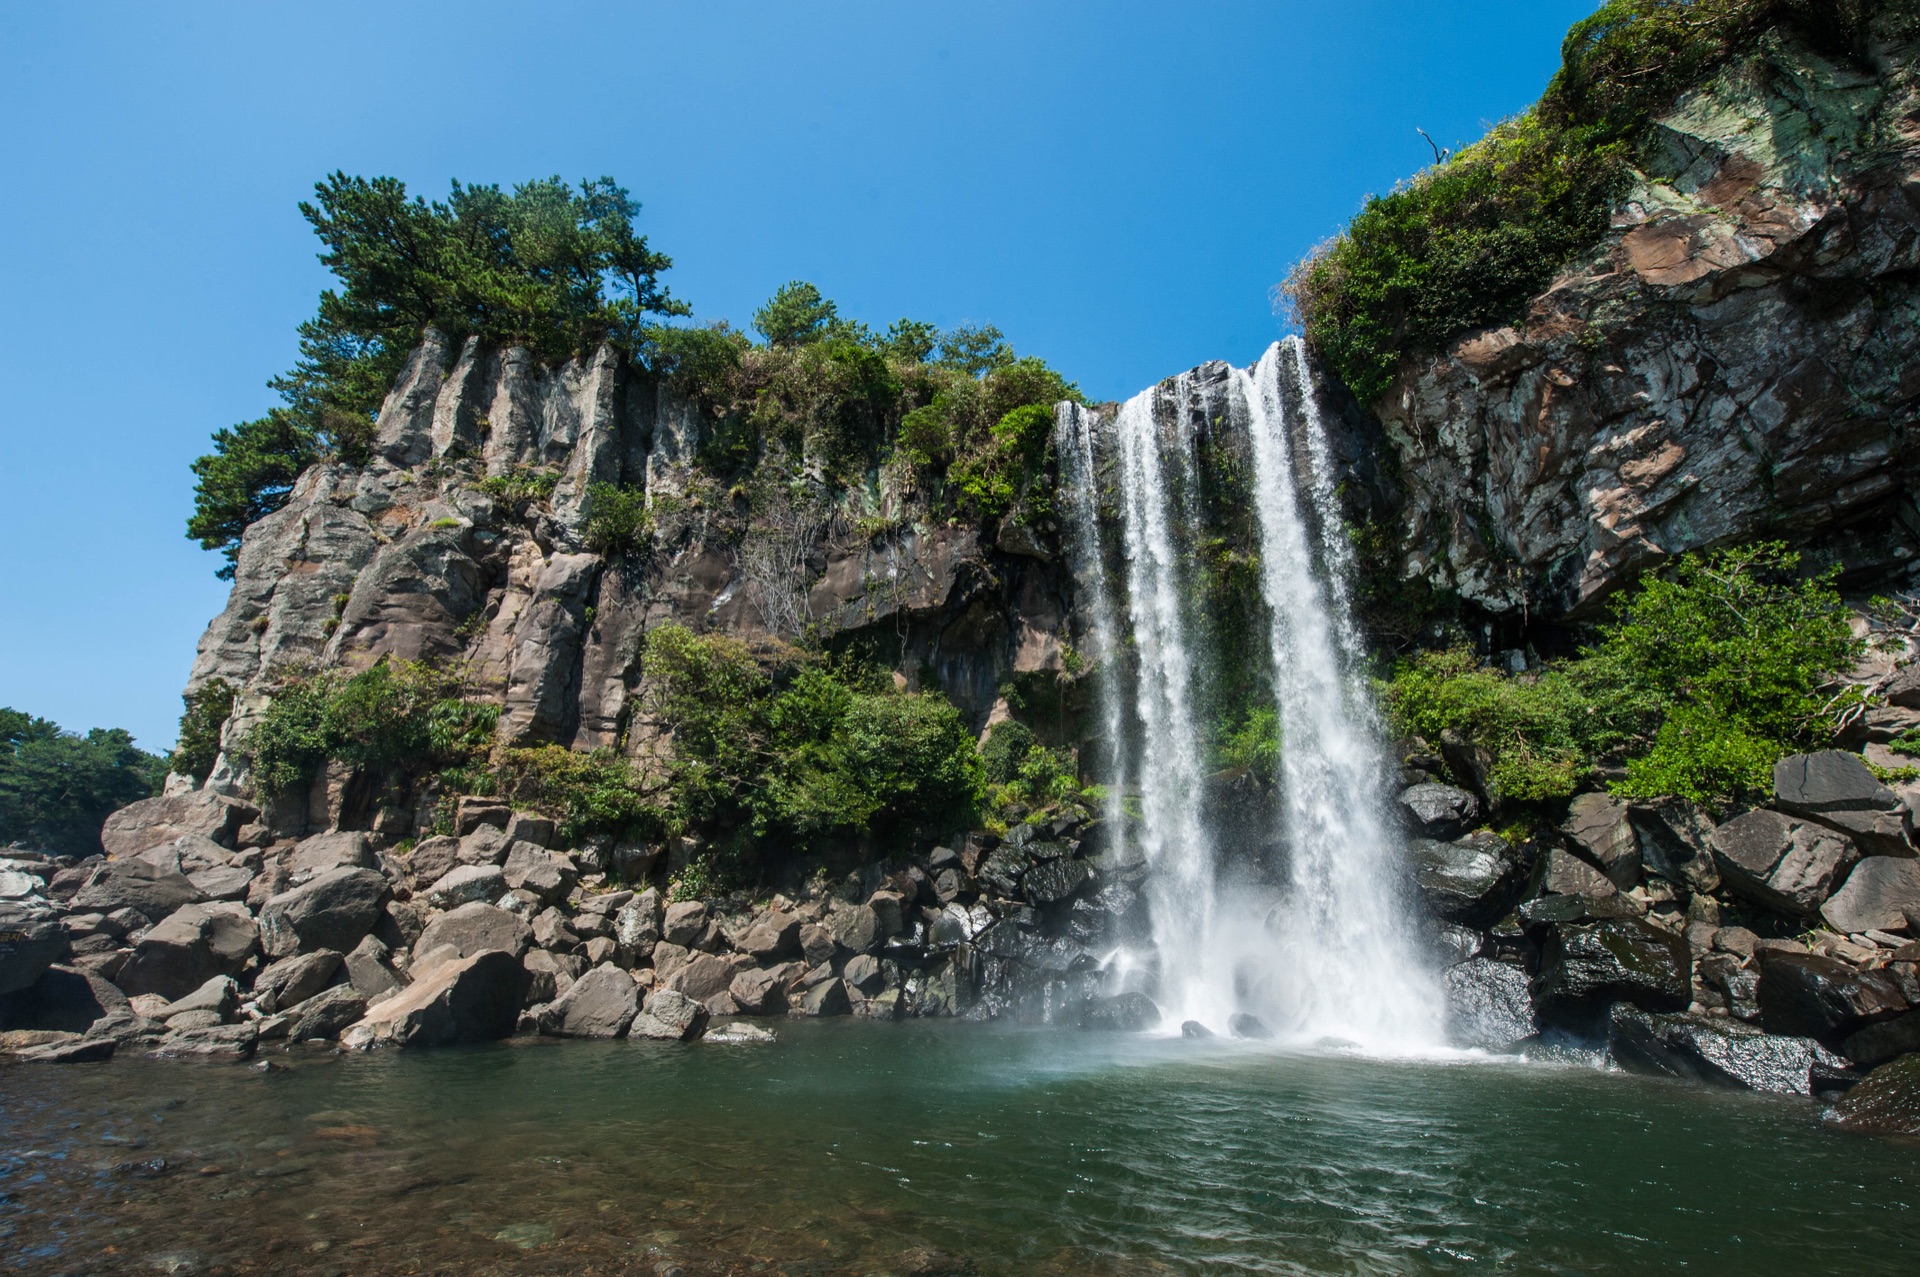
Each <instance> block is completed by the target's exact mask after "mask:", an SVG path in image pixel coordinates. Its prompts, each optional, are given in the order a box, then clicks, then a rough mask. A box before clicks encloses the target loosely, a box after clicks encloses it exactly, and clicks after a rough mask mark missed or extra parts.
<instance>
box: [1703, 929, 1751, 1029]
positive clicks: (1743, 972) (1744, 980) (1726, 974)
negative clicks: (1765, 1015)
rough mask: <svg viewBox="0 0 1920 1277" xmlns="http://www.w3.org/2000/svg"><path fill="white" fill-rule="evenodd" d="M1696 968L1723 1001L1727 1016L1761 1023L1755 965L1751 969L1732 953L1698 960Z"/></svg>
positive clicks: (1713, 955) (1717, 954)
mask: <svg viewBox="0 0 1920 1277" xmlns="http://www.w3.org/2000/svg"><path fill="white" fill-rule="evenodd" d="M1716 939H1717V937H1716ZM1748 952H1749V953H1751V952H1752V951H1751V950H1749V951H1748ZM1699 965H1700V978H1701V979H1702V980H1704V981H1705V982H1706V983H1707V986H1708V987H1709V988H1711V989H1713V990H1714V991H1715V992H1717V993H1719V995H1720V996H1721V997H1722V998H1724V999H1725V1000H1726V1004H1727V1010H1728V1012H1729V1013H1730V1014H1732V1015H1733V1016H1734V1017H1735V1018H1736V1019H1740V1020H1746V1021H1749V1022H1757V1021H1758V1020H1759V1019H1760V972H1759V969H1758V967H1757V965H1750V964H1748V963H1747V962H1746V961H1745V960H1743V959H1742V958H1741V957H1740V956H1739V955H1738V954H1732V953H1710V954H1708V955H1707V956H1706V957H1704V958H1702V959H1700V964H1699Z"/></svg>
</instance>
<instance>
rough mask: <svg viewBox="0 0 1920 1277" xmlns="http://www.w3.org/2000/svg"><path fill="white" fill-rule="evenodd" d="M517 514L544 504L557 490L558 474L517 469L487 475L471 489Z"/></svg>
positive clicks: (540, 469)
mask: <svg viewBox="0 0 1920 1277" xmlns="http://www.w3.org/2000/svg"><path fill="white" fill-rule="evenodd" d="M473 486H474V487H475V488H477V489H478V490H479V491H481V492H484V493H486V494H487V495H488V496H490V497H492V498H493V499H494V500H496V501H499V502H501V503H502V504H503V505H507V506H510V507H512V508H513V509H514V510H515V511H516V512H524V511H525V510H526V508H527V507H528V506H530V505H532V504H533V503H535V502H537V501H545V500H546V499H547V498H548V497H551V496H552V495H553V490H554V489H555V488H557V487H558V486H560V472H559V471H557V470H553V469H550V468H549V467H546V466H527V465H516V466H514V467H513V468H512V469H510V470H508V471H507V472H506V473H505V474H490V475H487V476H486V477H485V478H483V479H479V480H476V481H475V482H474V485H473Z"/></svg>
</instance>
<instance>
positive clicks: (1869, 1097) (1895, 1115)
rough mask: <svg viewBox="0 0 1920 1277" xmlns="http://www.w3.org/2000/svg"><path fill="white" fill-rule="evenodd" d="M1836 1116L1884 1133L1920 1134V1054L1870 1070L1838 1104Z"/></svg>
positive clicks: (1840, 1120)
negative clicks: (1864, 1078) (1863, 1079)
mask: <svg viewBox="0 0 1920 1277" xmlns="http://www.w3.org/2000/svg"><path fill="white" fill-rule="evenodd" d="M1834 1120H1835V1121H1836V1122H1838V1123H1839V1124H1840V1125H1841V1126H1846V1127H1852V1128H1853V1129H1855V1130H1861V1131H1872V1132H1874V1133H1876V1134H1881V1135H1920V1055H1907V1056H1902V1057H1901V1058H1900V1059H1898V1060H1895V1061H1893V1062H1892V1063H1891V1064H1883V1065H1881V1066H1880V1067H1879V1068H1877V1069H1875V1070H1874V1071H1873V1072H1871V1073H1869V1074H1868V1075H1867V1077H1866V1080H1865V1081H1863V1082H1861V1083H1860V1084H1859V1085H1857V1086H1855V1087H1854V1088H1853V1089H1852V1090H1850V1091H1848V1092H1847V1094H1846V1097H1845V1098H1844V1099H1842V1100H1841V1101H1840V1102H1839V1103H1838V1104H1836V1105H1835V1106H1834Z"/></svg>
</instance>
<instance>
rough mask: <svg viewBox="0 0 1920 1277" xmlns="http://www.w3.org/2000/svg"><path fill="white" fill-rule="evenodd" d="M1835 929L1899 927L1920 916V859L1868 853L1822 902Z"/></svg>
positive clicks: (1848, 931) (1855, 930)
mask: <svg viewBox="0 0 1920 1277" xmlns="http://www.w3.org/2000/svg"><path fill="white" fill-rule="evenodd" d="M1820 916H1821V917H1822V918H1825V919H1826V921H1827V925H1829V926H1831V927H1832V928H1833V929H1834V930H1835V931H1839V932H1843V933H1846V934H1850V935H1857V934H1858V933H1860V932H1862V931H1876V930H1877V931H1900V930H1904V929H1906V928H1907V927H1909V926H1912V925H1913V920H1920V860H1912V859H1908V858H1906V857H1895V856H1868V857H1867V858H1866V859H1865V860H1862V861H1861V862H1860V863H1859V864H1857V865H1855V866H1854V867H1853V872H1852V873H1849V874H1848V875H1847V877H1846V881H1845V882H1844V883H1842V884H1841V887H1840V889H1839V890H1838V891H1836V892H1834V893H1833V895H1832V896H1831V897H1829V898H1828V899H1827V901H1826V903H1825V904H1823V905H1821V906H1820Z"/></svg>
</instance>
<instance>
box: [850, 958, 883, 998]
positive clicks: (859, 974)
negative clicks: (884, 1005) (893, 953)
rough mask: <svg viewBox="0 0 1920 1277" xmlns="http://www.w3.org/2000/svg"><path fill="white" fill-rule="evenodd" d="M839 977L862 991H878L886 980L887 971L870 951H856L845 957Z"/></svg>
mask: <svg viewBox="0 0 1920 1277" xmlns="http://www.w3.org/2000/svg"><path fill="white" fill-rule="evenodd" d="M840 975H841V978H842V979H844V980H845V981H846V982H847V983H848V984H849V985H851V986H853V987H854V988H856V989H858V990H860V992H862V993H878V992H879V991H880V989H881V988H882V987H883V986H884V985H885V984H886V982H887V973H886V972H885V970H883V969H882V968H881V966H880V961H879V959H877V958H875V957H874V956H873V955H872V954H870V953H856V954H855V955H853V956H852V957H851V958H848V959H847V965H846V969H845V970H843V971H842V972H841V973H840Z"/></svg>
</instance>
